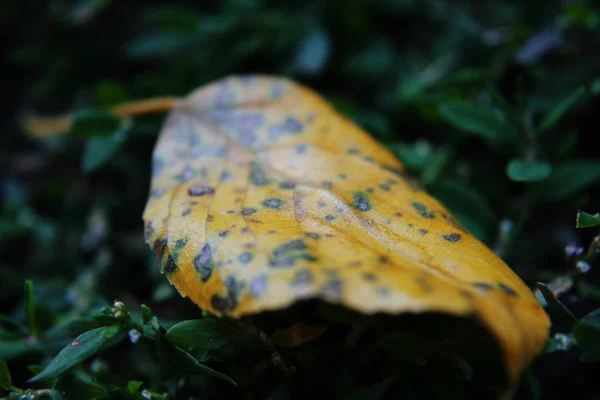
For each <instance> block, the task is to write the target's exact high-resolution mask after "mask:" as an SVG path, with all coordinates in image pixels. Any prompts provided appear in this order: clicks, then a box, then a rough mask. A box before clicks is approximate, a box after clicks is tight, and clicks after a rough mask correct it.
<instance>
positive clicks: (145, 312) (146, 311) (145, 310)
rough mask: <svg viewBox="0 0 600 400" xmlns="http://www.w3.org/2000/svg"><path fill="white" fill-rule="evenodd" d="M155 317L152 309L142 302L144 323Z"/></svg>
mask: <svg viewBox="0 0 600 400" xmlns="http://www.w3.org/2000/svg"><path fill="white" fill-rule="evenodd" d="M152 317H153V314H152V310H151V309H150V307H148V306H147V305H145V304H142V324H144V325H145V324H147V323H148V322H150V319H151V318H152Z"/></svg>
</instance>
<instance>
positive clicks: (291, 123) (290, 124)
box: [283, 117, 302, 133]
mask: <svg viewBox="0 0 600 400" xmlns="http://www.w3.org/2000/svg"><path fill="white" fill-rule="evenodd" d="M283 129H285V130H286V131H288V132H290V133H300V132H302V124H301V123H300V121H298V120H297V119H296V118H294V117H287V118H286V119H285V122H284V123H283Z"/></svg>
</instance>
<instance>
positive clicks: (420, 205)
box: [412, 202, 427, 211]
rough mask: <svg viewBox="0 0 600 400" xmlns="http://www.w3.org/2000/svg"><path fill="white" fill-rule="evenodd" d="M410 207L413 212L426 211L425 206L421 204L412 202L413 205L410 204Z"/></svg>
mask: <svg viewBox="0 0 600 400" xmlns="http://www.w3.org/2000/svg"><path fill="white" fill-rule="evenodd" d="M412 206H413V208H414V209H415V210H417V211H425V210H427V207H425V206H424V205H423V204H421V203H417V202H414V203H412Z"/></svg>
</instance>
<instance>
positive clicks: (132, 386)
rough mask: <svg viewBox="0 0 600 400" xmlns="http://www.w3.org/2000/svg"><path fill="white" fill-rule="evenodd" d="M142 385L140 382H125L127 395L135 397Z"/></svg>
mask: <svg viewBox="0 0 600 400" xmlns="http://www.w3.org/2000/svg"><path fill="white" fill-rule="evenodd" d="M143 384H144V382H142V381H129V382H127V393H129V394H130V395H132V396H135V395H137V394H138V393H139V392H140V388H141V387H142V385H143Z"/></svg>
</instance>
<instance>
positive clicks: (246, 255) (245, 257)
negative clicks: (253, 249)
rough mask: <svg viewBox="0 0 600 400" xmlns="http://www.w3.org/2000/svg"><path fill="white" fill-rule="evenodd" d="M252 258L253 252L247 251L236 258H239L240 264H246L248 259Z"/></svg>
mask: <svg viewBox="0 0 600 400" xmlns="http://www.w3.org/2000/svg"><path fill="white" fill-rule="evenodd" d="M253 258H254V254H252V253H249V252H244V253H242V254H240V255H239V257H238V260H240V262H241V263H242V264H248V263H249V262H250V261H252V259H253Z"/></svg>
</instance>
